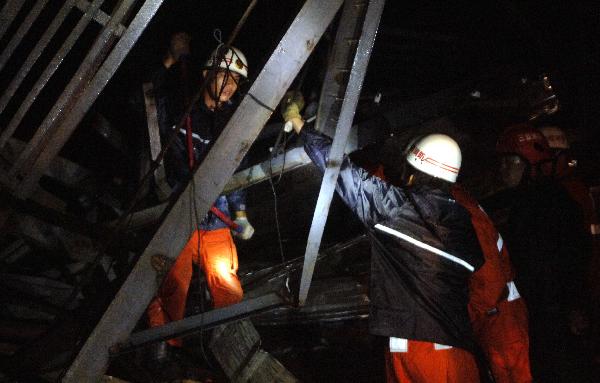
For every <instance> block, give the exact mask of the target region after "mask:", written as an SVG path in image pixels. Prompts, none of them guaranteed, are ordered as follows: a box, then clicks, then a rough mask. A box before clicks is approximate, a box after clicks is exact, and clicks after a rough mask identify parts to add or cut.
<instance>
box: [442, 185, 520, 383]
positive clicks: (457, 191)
mask: <svg viewBox="0 0 600 383" xmlns="http://www.w3.org/2000/svg"><path fill="white" fill-rule="evenodd" d="M452 195H453V196H454V198H455V199H456V201H457V202H458V203H459V204H461V205H462V206H463V207H465V208H466V209H467V210H468V211H469V213H470V215H471V221H472V223H473V227H474V228H475V232H476V234H477V238H478V239H479V243H480V245H481V249H482V251H483V255H484V258H485V263H484V265H483V266H482V267H481V268H480V269H479V270H477V271H476V272H475V273H474V274H473V276H472V277H471V281H470V284H469V293H470V297H469V306H468V308H469V316H470V317H471V323H472V325H473V331H474V333H475V337H476V340H477V341H478V342H479V344H480V346H481V348H482V349H483V352H484V353H485V355H486V356H487V358H488V361H489V363H490V368H491V370H492V373H493V375H494V378H495V379H496V382H497V383H517V382H519V383H520V382H531V381H532V377H531V372H530V366H529V335H528V323H527V308H526V306H525V302H524V301H523V299H522V298H520V296H519V293H518V291H517V290H516V287H515V285H514V282H513V278H514V270H513V268H512V265H511V262H510V259H509V255H508V251H507V250H506V247H505V246H504V244H503V241H502V237H501V236H500V234H499V233H498V232H497V230H496V228H495V227H494V224H493V222H492V221H491V219H490V218H489V217H488V216H487V214H486V213H485V212H484V211H483V210H482V209H481V207H480V206H479V205H478V203H477V201H475V199H473V198H472V197H471V196H470V195H469V194H468V193H467V192H466V191H465V190H464V189H462V188H461V187H459V186H454V187H453V190H452Z"/></svg>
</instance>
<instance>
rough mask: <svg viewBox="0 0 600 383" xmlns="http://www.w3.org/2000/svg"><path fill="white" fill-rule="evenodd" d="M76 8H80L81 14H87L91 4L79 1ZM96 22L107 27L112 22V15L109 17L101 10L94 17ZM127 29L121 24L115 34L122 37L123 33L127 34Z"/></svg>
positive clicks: (82, 0)
mask: <svg viewBox="0 0 600 383" xmlns="http://www.w3.org/2000/svg"><path fill="white" fill-rule="evenodd" d="M75 6H76V7H77V8H79V10H80V11H81V12H84V13H85V12H87V10H88V7H89V6H90V2H89V1H88V0H77V3H76V4H75ZM94 21H95V22H97V23H98V24H100V25H102V26H106V24H108V22H109V21H110V15H107V14H106V13H104V11H103V10H101V9H100V10H98V12H97V13H96V14H95V15H94ZM126 29H127V28H125V26H124V25H122V24H121V25H119V26H118V27H117V29H116V31H115V34H116V35H117V36H121V35H123V32H125V30H126Z"/></svg>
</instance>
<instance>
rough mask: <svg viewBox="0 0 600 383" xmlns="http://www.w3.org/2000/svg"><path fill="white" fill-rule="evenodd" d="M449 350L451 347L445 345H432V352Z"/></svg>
mask: <svg viewBox="0 0 600 383" xmlns="http://www.w3.org/2000/svg"><path fill="white" fill-rule="evenodd" d="M451 348H452V346H446V345H445V344H439V343H434V344H433V349H434V350H449V349H451Z"/></svg>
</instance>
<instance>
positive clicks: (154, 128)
mask: <svg viewBox="0 0 600 383" xmlns="http://www.w3.org/2000/svg"><path fill="white" fill-rule="evenodd" d="M143 91H144V103H145V105H146V121H147V123H146V124H147V126H148V138H149V140H150V160H151V161H150V164H149V166H143V168H144V171H143V172H142V176H144V175H145V174H146V172H148V171H149V170H150V167H151V166H152V163H153V162H154V161H155V160H156V159H157V158H158V155H159V154H160V152H161V150H162V145H161V142H160V128H159V126H158V112H157V110H156V98H155V97H154V88H153V86H152V83H151V82H147V83H144V85H143ZM154 181H155V183H156V187H157V190H156V194H157V196H158V199H159V200H160V201H164V200H166V199H167V198H169V196H170V195H171V187H170V186H169V184H168V183H167V174H166V172H165V166H164V164H163V162H162V161H161V163H160V165H159V166H158V167H157V168H156V170H155V171H154Z"/></svg>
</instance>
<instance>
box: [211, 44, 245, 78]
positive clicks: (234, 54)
mask: <svg viewBox="0 0 600 383" xmlns="http://www.w3.org/2000/svg"><path fill="white" fill-rule="evenodd" d="M217 56H219V57H222V58H221V61H220V62H219V64H218V66H219V68H223V69H227V70H230V71H232V72H235V73H239V74H240V75H241V76H243V77H245V78H248V61H247V60H246V56H244V54H243V53H242V51H240V50H239V49H237V48H234V47H225V46H223V45H221V46H219V47H217V49H215V50H214V51H213V53H211V55H210V57H209V58H208V60H206V64H205V65H204V66H205V67H206V68H207V69H210V68H212V67H213V66H214V65H215V60H217Z"/></svg>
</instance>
